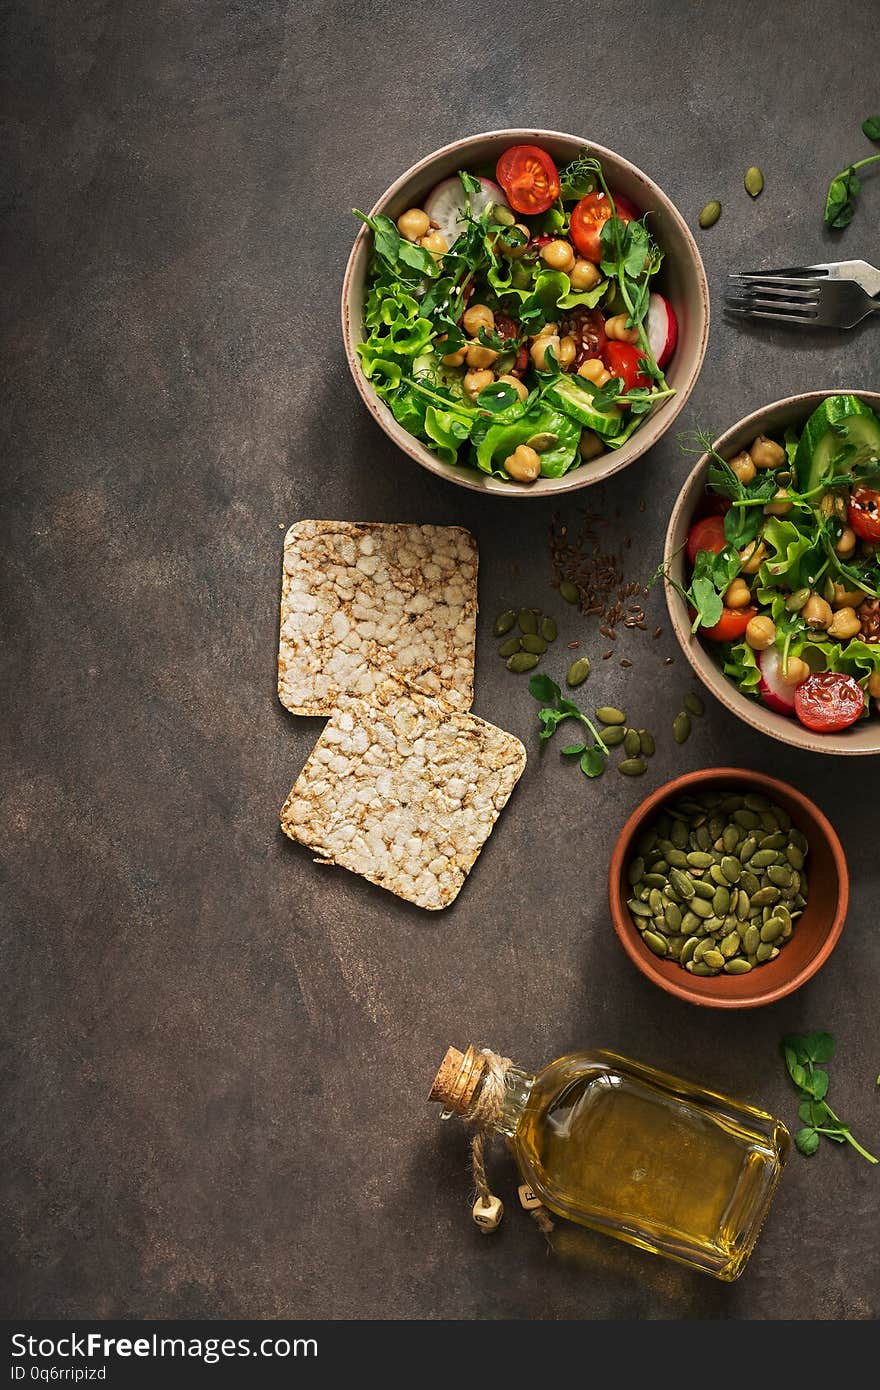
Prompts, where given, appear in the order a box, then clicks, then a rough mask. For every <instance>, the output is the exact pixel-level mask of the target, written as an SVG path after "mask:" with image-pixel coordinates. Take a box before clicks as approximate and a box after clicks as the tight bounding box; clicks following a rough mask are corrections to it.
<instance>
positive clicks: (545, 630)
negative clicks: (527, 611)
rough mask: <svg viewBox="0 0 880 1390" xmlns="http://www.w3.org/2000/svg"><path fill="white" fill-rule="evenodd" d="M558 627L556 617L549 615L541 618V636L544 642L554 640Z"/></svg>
mask: <svg viewBox="0 0 880 1390" xmlns="http://www.w3.org/2000/svg"><path fill="white" fill-rule="evenodd" d="M558 633H559V629H558V627H557V626H556V619H555V618H551V617H550V616H549V615H548V616H547V617H546V618H542V619H541V636H542V637H543V639H544V641H545V642H555V641H556V638H557V636H558Z"/></svg>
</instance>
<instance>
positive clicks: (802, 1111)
mask: <svg viewBox="0 0 880 1390" xmlns="http://www.w3.org/2000/svg"><path fill="white" fill-rule="evenodd" d="M779 1050H780V1052H781V1053H782V1056H783V1057H784V1058H785V1065H786V1067H787V1068H788V1074H789V1076H790V1077H791V1079H792V1081H793V1082H794V1084H795V1085H796V1086H797V1087H798V1089H799V1090H800V1092H801V1097H802V1099H801V1103H800V1105H799V1106H798V1119H800V1120H801V1121H802V1122H803V1123H804V1125H805V1128H804V1129H799V1130H798V1132H797V1134H796V1135H795V1137H794V1142H795V1146H796V1147H797V1149H798V1150H799V1152H800V1153H802V1154H805V1155H806V1156H807V1157H809V1156H810V1155H812V1154H814V1153H815V1152H816V1150H817V1149H818V1147H819V1140H820V1136H821V1135H824V1136H825V1138H826V1139H830V1140H831V1141H832V1142H833V1143H835V1144H850V1145H851V1146H852V1147H853V1148H854V1149H855V1150H856V1152H857V1153H859V1154H861V1156H862V1158H864V1159H866V1160H867V1162H868V1163H877V1161H878V1160H877V1159H876V1158H875V1157H874V1155H873V1154H871V1153H868V1150H867V1149H865V1148H863V1146H862V1145H861V1144H860V1143H859V1142H858V1140H856V1139H854V1138H853V1136H852V1134H851V1132H850V1129H849V1126H848V1125H847V1124H845V1123H844V1121H843V1120H841V1119H840V1117H839V1116H838V1115H835V1113H834V1111H833V1110H832V1109H831V1107H830V1106H829V1104H828V1102H827V1101H826V1100H825V1096H826V1094H827V1092H828V1073H827V1072H826V1071H822V1070H821V1069H819V1068H817V1067H815V1066H814V1065H813V1064H814V1062H815V1061H822V1062H825V1061H828V1060H829V1059H830V1058H831V1056H832V1055H833V1052H834V1039H833V1037H832V1036H831V1034H830V1033H808V1034H806V1035H805V1036H803V1035H800V1034H796V1033H790V1034H788V1035H787V1036H786V1037H784V1038H783V1039H782V1040H781V1042H780V1044H779ZM878 1079H880V1078H878Z"/></svg>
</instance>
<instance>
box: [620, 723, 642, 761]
mask: <svg viewBox="0 0 880 1390" xmlns="http://www.w3.org/2000/svg"><path fill="white" fill-rule="evenodd" d="M623 751H624V753H625V754H626V756H627V757H628V758H635V757H638V755H639V753H641V751H642V740H641V739H640V738H639V735H638V732H637V731H636V730H635V729H627V731H626V733H625V734H624V737H623Z"/></svg>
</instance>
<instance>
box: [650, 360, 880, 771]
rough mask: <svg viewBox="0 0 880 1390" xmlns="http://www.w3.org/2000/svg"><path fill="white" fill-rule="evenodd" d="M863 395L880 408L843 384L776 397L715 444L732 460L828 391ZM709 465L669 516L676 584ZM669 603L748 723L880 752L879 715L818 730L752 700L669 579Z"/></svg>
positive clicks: (723, 694) (799, 740)
mask: <svg viewBox="0 0 880 1390" xmlns="http://www.w3.org/2000/svg"><path fill="white" fill-rule="evenodd" d="M840 395H852V396H859V397H860V398H861V399H862V400H863V401H864V402H865V404H866V405H869V406H870V407H871V409H872V410H876V411H878V412H880V392H877V391H854V390H850V389H849V388H848V387H845V386H840V387H838V388H837V389H836V390H834V391H807V392H806V393H805V394H804V395H801V396H786V397H785V399H784V400H781V401H774V402H773V404H772V405H765V406H764V407H763V408H762V409H761V410H756V411H754V412H753V414H751V415H747V416H746V417H745V419H744V420H740V421H739V423H738V424H736V425H734V426H733V428H732V429H729V430H728V431H727V433H726V434H722V436H721V438H720V439H718V440H716V441H715V446H714V447H715V449H716V451H717V452H718V453H719V454H721V456H722V457H723V458H726V459H731V458H733V457H734V455H735V454H738V453H739V452H740V450H742V449H747V448H748V447H749V445H750V444H751V443H752V441H753V440H754V438H755V436H756V435H759V434H772V435H779V434H781V433H783V431H784V430H785V429H786V428H787V427H788V426H789V425H794V427H795V428H796V429H798V428H800V426H801V425H803V424H804V422H805V421H806V419H807V417H808V416H809V415H811V414H812V412H813V411H814V410H815V409H816V406H817V405H818V404H819V402H820V401H822V400H824V399H825V397H826V396H840ZM708 466H709V456H708V454H703V456H702V458H701V459H700V461H699V463H698V464H697V465H696V467H695V468H694V470H693V472H692V473H691V474H690V476H689V477H688V479H687V482H686V483H685V485H684V487H683V488H682V490H681V492H680V493H679V495H678V501H677V502H676V504H675V507H674V509H673V512H672V516H671V517H670V520H669V529H668V531H667V533H666V564H667V567H668V573H669V574H670V576H671V577H672V579H674V580H675V581H676V582H677V583H679V584H681V585H683V586H685V587H686V585H687V575H686V573H685V553H684V547H685V544H686V543H687V535H688V531H689V529H690V525H691V519H692V517H693V515H694V512H695V511H696V509H697V505H698V503H699V501H700V499H701V498H702V496H703V490H704V488H705V484H706V470H707V468H708ZM666 603H667V606H668V608H669V616H670V618H671V619H672V626H673V628H674V629H675V635H676V637H677V638H678V641H679V645H680V646H681V649H682V651H683V652H684V654H685V656H686V657H687V659H688V661H689V662H690V664H691V666H692V667H693V669H694V671H695V672H696V674H697V675H698V676H699V678H700V680H701V681H702V682H703V685H705V687H706V689H707V690H711V692H712V694H713V695H714V696H715V697H716V699H718V700H720V701H721V703H722V705H726V706H727V708H728V709H729V710H730V711H731V712H732V713H733V714H735V715H737V717H738V718H739V719H742V720H743V722H744V723H746V724H751V726H752V728H753V729H760V731H761V733H762V734H768V735H769V736H770V738H775V739H778V740H779V742H780V743H790V744H791V745H792V747H793V748H804V749H807V750H808V751H809V752H811V753H837V754H840V753H847V754H858V753H861V754H869V753H880V717H878V716H875V715H872V716H871V718H870V719H860V720H859V721H858V723H856V724H854V725H853V726H852V727H851V728H849V729H844V730H843V732H842V733H839V734H815V733H813V732H812V731H811V730H810V729H807V728H805V727H804V725H803V724H801V722H800V720H798V719H794V718H791V719H790V718H787V717H786V715H784V714H777V713H776V712H775V710H771V709H768V708H767V706H766V705H763V704H760V703H759V702H758V701H757V700H750V699H749V698H748V696H746V695H743V694H741V693H740V691H739V690H738V688H737V687H736V686H735V685H734V683H733V681H731V680H729V679H728V678H727V676H725V674H724V672H723V671H722V670H721V668H720V666H717V665H716V664H715V662H714V661H713V660H712V657H711V655H710V653H709V652H708V651H707V649H706V648H705V647H704V646H703V643H702V642H701V641H700V639H699V637H697V636H695V635H694V634H693V633H692V632H691V618H690V615H689V614H688V608H687V604H686V603H685V601H684V599H683V598H682V597H681V595H680V594H679V593H677V592H676V590H675V589H674V588H673V587H672V585H671V584H669V583H667V584H666Z"/></svg>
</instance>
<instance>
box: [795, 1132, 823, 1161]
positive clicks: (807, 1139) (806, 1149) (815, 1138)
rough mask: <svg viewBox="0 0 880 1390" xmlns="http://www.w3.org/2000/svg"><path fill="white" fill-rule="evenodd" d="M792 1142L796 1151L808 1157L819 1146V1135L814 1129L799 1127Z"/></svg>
mask: <svg viewBox="0 0 880 1390" xmlns="http://www.w3.org/2000/svg"><path fill="white" fill-rule="evenodd" d="M794 1142H795V1146H796V1148H797V1150H798V1152H799V1153H802V1154H804V1155H805V1157H807V1158H809V1157H810V1156H811V1155H812V1154H814V1153H815V1152H816V1150H817V1149H818V1147H819V1135H818V1134H817V1133H816V1131H815V1129H799V1130H798V1132H797V1134H796V1135H795V1136H794Z"/></svg>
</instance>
